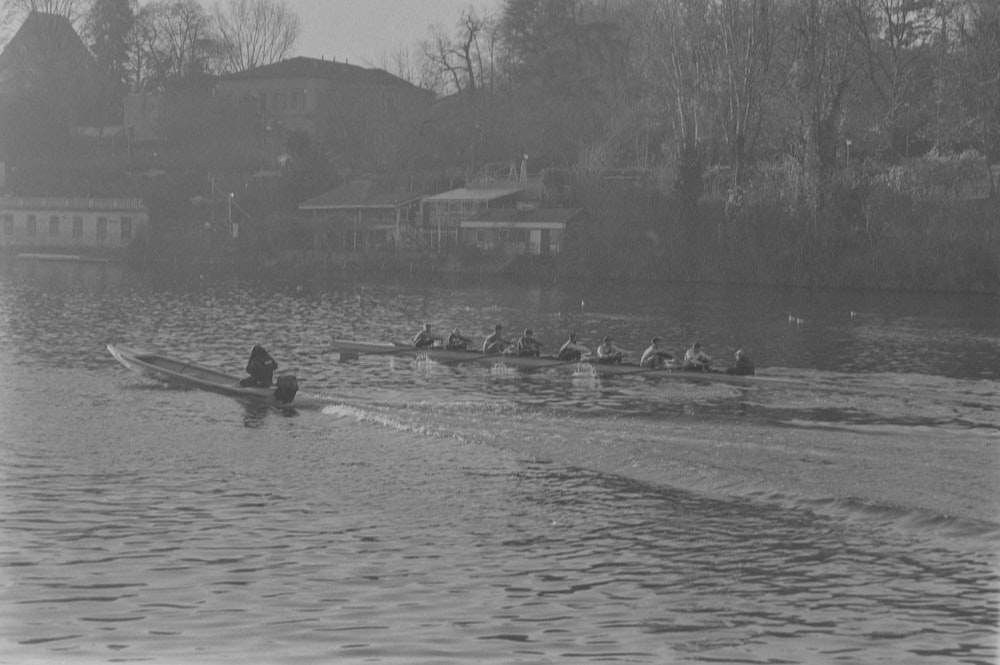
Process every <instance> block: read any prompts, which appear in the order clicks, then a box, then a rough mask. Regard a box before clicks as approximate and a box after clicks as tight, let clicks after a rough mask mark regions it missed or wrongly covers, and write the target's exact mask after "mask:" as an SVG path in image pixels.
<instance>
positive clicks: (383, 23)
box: [285, 0, 502, 66]
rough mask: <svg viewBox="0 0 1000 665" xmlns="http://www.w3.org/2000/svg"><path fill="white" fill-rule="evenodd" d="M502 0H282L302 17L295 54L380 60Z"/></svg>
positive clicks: (379, 63)
mask: <svg viewBox="0 0 1000 665" xmlns="http://www.w3.org/2000/svg"><path fill="white" fill-rule="evenodd" d="M501 1H502V0H285V2H286V3H287V4H288V6H289V7H290V8H291V9H293V10H294V11H295V12H296V13H297V14H298V15H299V18H300V19H301V20H302V34H301V35H300V36H299V39H298V41H297V42H296V48H295V54H296V55H303V56H307V57H310V58H321V57H322V58H326V59H328V60H330V59H334V58H336V59H337V60H338V61H344V60H346V61H348V62H350V63H352V64H356V65H362V66H365V65H370V66H382V64H383V62H384V61H386V60H388V61H391V57H392V54H393V53H395V52H396V51H397V50H398V49H399V47H400V46H404V47H406V48H410V47H412V46H414V45H415V44H416V43H417V42H418V41H420V40H422V39H426V38H427V36H428V26H431V25H437V24H440V25H442V26H444V28H445V29H446V30H448V32H449V33H451V32H452V31H453V30H454V29H455V26H456V24H457V23H458V20H459V19H460V18H461V16H462V10H464V9H466V8H467V7H470V6H471V7H474V8H475V9H476V10H477V11H478V12H479V13H480V14H482V13H485V12H486V11H492V10H494V9H495V8H496V7H499V6H500V3H501Z"/></svg>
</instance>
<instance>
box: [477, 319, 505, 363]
mask: <svg viewBox="0 0 1000 665" xmlns="http://www.w3.org/2000/svg"><path fill="white" fill-rule="evenodd" d="M501 330H503V326H502V325H500V324H499V323H498V324H496V325H495V326H493V332H492V333H490V334H489V335H487V336H486V339H484V340H483V353H487V354H489V355H493V356H495V355H497V354H500V353H503V352H504V351H505V350H506V349H507V347H508V346H510V342H509V341H507V340H505V339H504V338H503V337H502V336H501V333H500V331H501Z"/></svg>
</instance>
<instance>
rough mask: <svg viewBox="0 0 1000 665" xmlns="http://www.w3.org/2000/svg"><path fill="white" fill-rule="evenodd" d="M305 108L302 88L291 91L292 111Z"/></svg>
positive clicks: (304, 95) (304, 94)
mask: <svg viewBox="0 0 1000 665" xmlns="http://www.w3.org/2000/svg"><path fill="white" fill-rule="evenodd" d="M305 108H306V93H305V92H304V91H302V90H296V91H295V92H293V93H292V110H293V111H304V110H305Z"/></svg>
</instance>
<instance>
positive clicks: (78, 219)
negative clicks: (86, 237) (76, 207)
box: [73, 215, 83, 238]
mask: <svg viewBox="0 0 1000 665" xmlns="http://www.w3.org/2000/svg"><path fill="white" fill-rule="evenodd" d="M73 237H74V238H82V237H83V215H73Z"/></svg>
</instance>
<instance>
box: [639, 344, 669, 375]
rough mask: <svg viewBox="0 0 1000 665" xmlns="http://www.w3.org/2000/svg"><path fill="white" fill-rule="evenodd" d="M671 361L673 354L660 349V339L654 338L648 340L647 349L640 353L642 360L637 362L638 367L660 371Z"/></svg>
mask: <svg viewBox="0 0 1000 665" xmlns="http://www.w3.org/2000/svg"><path fill="white" fill-rule="evenodd" d="M673 359H674V354H672V353H670V352H669V351H664V350H663V349H661V348H660V338H659V337H654V338H653V339H651V340H649V347H648V348H647V349H646V350H645V351H643V352H642V358H641V359H640V360H639V366H640V367H648V368H651V369H661V368H663V367H666V366H667V363H668V362H672V361H673Z"/></svg>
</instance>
